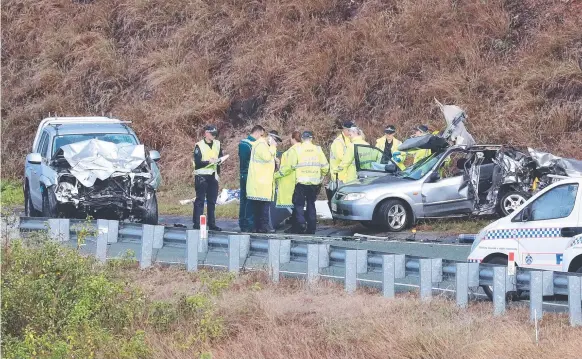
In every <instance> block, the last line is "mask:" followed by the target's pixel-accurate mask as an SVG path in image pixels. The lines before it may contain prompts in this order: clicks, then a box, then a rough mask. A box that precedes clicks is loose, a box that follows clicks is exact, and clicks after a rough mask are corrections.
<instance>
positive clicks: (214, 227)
mask: <svg viewBox="0 0 582 359" xmlns="http://www.w3.org/2000/svg"><path fill="white" fill-rule="evenodd" d="M208 229H209V230H211V231H215V232H222V228H220V227H218V226H217V225H215V224H213V225H211V226H208Z"/></svg>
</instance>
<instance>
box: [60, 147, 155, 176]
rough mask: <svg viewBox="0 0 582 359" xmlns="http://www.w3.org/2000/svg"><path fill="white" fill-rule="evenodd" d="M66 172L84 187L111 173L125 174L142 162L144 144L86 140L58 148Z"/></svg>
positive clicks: (143, 158)
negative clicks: (66, 169) (61, 153)
mask: <svg viewBox="0 0 582 359" xmlns="http://www.w3.org/2000/svg"><path fill="white" fill-rule="evenodd" d="M61 149H62V150H63V155H64V157H65V159H66V160H67V162H69V164H70V165H71V169H70V172H71V174H72V175H73V176H75V178H77V179H78V180H79V182H81V184H83V186H85V187H91V186H93V184H95V181H96V180H97V179H100V180H105V179H107V178H109V177H111V176H112V175H113V174H114V173H121V174H129V173H131V172H132V171H133V170H134V169H136V168H137V167H138V166H139V165H141V164H142V163H143V161H145V159H146V157H145V148H144V145H131V144H127V143H122V144H119V145H116V144H115V143H113V142H107V141H101V140H96V139H92V140H87V141H81V142H77V143H72V144H70V145H65V146H63V147H61Z"/></svg>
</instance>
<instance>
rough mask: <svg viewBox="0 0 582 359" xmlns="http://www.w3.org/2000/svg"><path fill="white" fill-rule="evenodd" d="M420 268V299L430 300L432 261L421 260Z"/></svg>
mask: <svg viewBox="0 0 582 359" xmlns="http://www.w3.org/2000/svg"><path fill="white" fill-rule="evenodd" d="M419 262H420V267H419V269H420V270H419V272H420V299H422V300H430V299H431V297H432V260H431V259H427V258H421V259H420V260H419Z"/></svg>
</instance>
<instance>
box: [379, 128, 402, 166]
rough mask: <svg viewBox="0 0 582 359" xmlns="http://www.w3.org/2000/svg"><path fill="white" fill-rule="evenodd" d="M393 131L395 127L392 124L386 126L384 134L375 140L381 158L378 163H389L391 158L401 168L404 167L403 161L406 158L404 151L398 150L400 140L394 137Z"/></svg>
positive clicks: (394, 131)
mask: <svg viewBox="0 0 582 359" xmlns="http://www.w3.org/2000/svg"><path fill="white" fill-rule="evenodd" d="M395 133H396V127H395V126H394V125H388V126H386V128H385V129H384V136H382V137H380V138H379V139H377V140H376V148H378V149H380V150H381V151H382V160H381V161H380V163H389V162H390V160H391V159H392V160H394V162H396V164H397V165H398V167H399V168H400V169H401V170H403V169H404V168H405V166H404V163H403V162H404V160H405V159H406V153H404V152H400V151H398V147H400V145H401V144H402V142H400V141H399V140H398V139H397V138H395V137H394V134H395Z"/></svg>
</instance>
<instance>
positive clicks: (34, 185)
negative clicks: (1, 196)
mask: <svg viewBox="0 0 582 359" xmlns="http://www.w3.org/2000/svg"><path fill="white" fill-rule="evenodd" d="M33 151H34V152H33V153H31V154H29V155H28V156H27V162H26V165H25V174H26V178H25V184H24V194H25V212H26V214H27V215H29V216H35V215H42V216H44V217H59V216H62V217H71V218H75V217H76V218H84V217H86V216H87V215H91V216H93V217H94V218H106V219H117V220H125V219H129V220H131V221H136V222H142V223H148V224H157V222H158V208H157V207H158V206H157V198H156V190H157V188H158V187H159V185H160V182H161V176H160V172H159V169H158V167H157V165H156V161H157V160H158V159H159V153H158V152H157V151H146V149H145V146H144V145H142V144H139V141H138V139H137V136H136V135H135V133H134V132H133V130H131V128H129V127H128V126H127V125H126V124H125V123H123V122H121V121H119V120H115V119H108V118H100V117H97V118H55V119H46V120H44V121H43V122H41V125H40V126H39V131H38V133H37V138H36V139H35V143H34V145H33Z"/></svg>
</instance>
